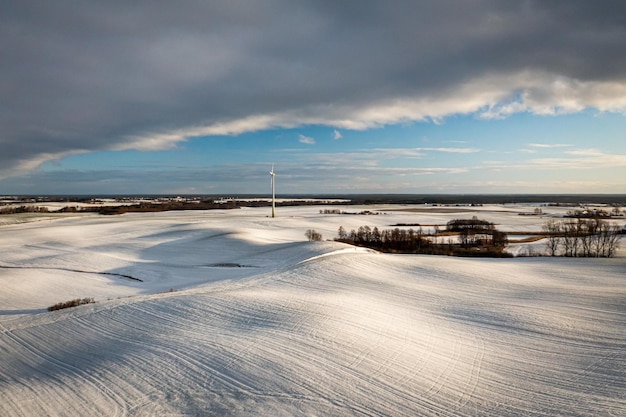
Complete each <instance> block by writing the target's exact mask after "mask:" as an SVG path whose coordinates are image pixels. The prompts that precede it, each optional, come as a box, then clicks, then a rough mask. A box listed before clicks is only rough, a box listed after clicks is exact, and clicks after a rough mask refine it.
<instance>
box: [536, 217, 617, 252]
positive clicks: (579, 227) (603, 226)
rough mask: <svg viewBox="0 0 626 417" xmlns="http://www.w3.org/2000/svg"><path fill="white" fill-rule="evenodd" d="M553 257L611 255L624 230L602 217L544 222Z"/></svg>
mask: <svg viewBox="0 0 626 417" xmlns="http://www.w3.org/2000/svg"><path fill="white" fill-rule="evenodd" d="M543 231H544V233H545V234H546V237H547V238H548V241H547V248H548V253H549V254H550V256H567V257H593V258H611V257H613V256H614V255H615V251H616V250H617V249H618V248H619V241H620V234H621V233H622V229H621V228H620V226H619V225H617V224H609V223H608V222H607V221H605V220H602V219H599V218H591V219H587V218H576V219H565V220H550V221H548V222H547V223H545V224H544V225H543Z"/></svg>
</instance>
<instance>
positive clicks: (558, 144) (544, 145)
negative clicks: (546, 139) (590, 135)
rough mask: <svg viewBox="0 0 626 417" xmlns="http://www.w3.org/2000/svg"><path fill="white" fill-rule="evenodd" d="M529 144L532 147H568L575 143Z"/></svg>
mask: <svg viewBox="0 0 626 417" xmlns="http://www.w3.org/2000/svg"><path fill="white" fill-rule="evenodd" d="M528 146H530V147H532V148H568V147H570V146H573V145H570V144H567V143H552V144H550V143H529V144H528Z"/></svg>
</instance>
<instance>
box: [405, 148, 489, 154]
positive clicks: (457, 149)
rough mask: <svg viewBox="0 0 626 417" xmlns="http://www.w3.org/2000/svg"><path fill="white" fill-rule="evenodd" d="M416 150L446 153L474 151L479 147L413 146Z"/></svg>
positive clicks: (478, 150)
mask: <svg viewBox="0 0 626 417" xmlns="http://www.w3.org/2000/svg"><path fill="white" fill-rule="evenodd" d="M415 150H416V151H432V152H446V153H476V152H480V149H476V148H415Z"/></svg>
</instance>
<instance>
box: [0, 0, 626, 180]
mask: <svg viewBox="0 0 626 417" xmlns="http://www.w3.org/2000/svg"><path fill="white" fill-rule="evenodd" d="M0 36H1V37H2V42H1V43H0V62H1V64H0V106H1V111H0V144H1V146H2V152H1V153H0V172H3V173H4V174H5V175H6V174H7V172H9V170H11V169H15V168H19V167H22V168H28V167H33V166H36V165H37V163H39V162H41V161H44V160H47V159H53V158H55V157H59V156H62V155H64V154H68V153H72V152H82V151H91V150H98V149H124V148H133V147H134V148H139V149H155V148H159V147H166V146H168V145H171V144H172V143H174V142H176V141H178V140H181V139H182V138H184V137H185V136H186V135H188V134H192V135H193V134H211V133H220V132H224V133H228V132H237V131H245V130H254V129H259V128H263V127H267V126H270V125H297V124H300V123H327V124H330V125H339V123H338V122H337V121H338V120H348V122H345V123H344V124H343V125H341V126H340V127H344V128H349V127H359V126H360V125H359V123H361V122H363V125H362V126H367V125H368V124H371V123H387V122H395V121H398V120H401V119H407V118H408V119H411V118H413V117H414V118H416V119H417V118H422V117H429V116H430V117H441V116H445V115H447V114H451V113H454V112H472V111H477V110H478V108H479V107H480V106H489V107H493V106H498V105H502V104H503V103H500V102H498V100H501V99H503V97H505V96H507V94H508V95H511V94H516V93H517V94H519V93H520V92H524V91H526V90H525V89H528V95H527V96H525V100H526V101H525V102H524V103H521V104H520V103H517V104H516V106H517V107H515V106H513V107H510V106H509V107H506V108H503V109H498V110H497V111H496V113H497V112H500V113H502V114H507V112H512V111H515V109H519V108H522V109H525V110H528V109H529V108H530V109H531V110H533V111H535V110H536V111H539V112H541V111H544V110H542V109H545V108H547V109H548V110H545V111H549V109H550V108H551V106H556V107H558V106H560V103H559V97H560V96H559V94H561V95H563V94H565V95H567V97H568V99H569V101H568V103H571V102H572V97H573V100H574V103H575V104H574V105H572V107H571V109H573V110H576V109H577V108H578V107H577V106H579V107H580V106H582V107H585V106H592V107H597V108H600V109H603V110H604V109H612V110H615V109H616V108H617V109H623V108H624V107H625V106H626V103H624V101H623V97H624V94H623V93H624V91H626V90H624V89H625V88H626V87H625V85H626V42H625V40H626V3H624V2H623V1H621V0H617V1H601V2H590V1H572V0H563V1H549V2H548V1H495V0H494V1H488V0H481V1H472V2H469V1H447V0H432V1H422V2H416V1H397V2H382V1H361V2H336V1H318V0H316V1H309V2H305V1H299V2H294V1H280V0H269V1H263V2H256V1H233V0H229V1H224V2H205V1H185V2H171V1H133V2H123V1H117V2H116V1H91V2H73V1H63V2H50V1H39V2H37V1H28V2H25V1H6V2H3V3H2V5H0ZM491 77H493V78H491ZM476 80H478V81H476ZM555 80H556V81H559V82H561V84H559V85H558V86H557V87H558V88H557V87H554V82H555ZM544 84H545V85H546V86H545V88H544ZM486 86H488V87H489V88H493V91H490V92H489V94H486V95H485V96H484V97H483V96H481V95H480V94H481V93H483V92H482V90H483V89H485V88H487V87H486ZM494 86H495V87H494ZM555 88H556V90H555ZM522 90H523V91H522ZM555 91H556V92H555ZM563 91H565V92H564V93H563ZM394 100H404V101H403V102H404V103H408V104H407V108H408V110H406V111H404V112H403V111H399V110H398V108H397V107H398V106H397V103H396V101H394ZM407 100H408V102H407ZM411 100H413V101H411ZM620 100H621V101H620ZM390 103H391V104H390ZM394 103H395V104H396V107H394V105H393V104H394ZM411 103H413V104H414V105H415V107H411ZM415 103H418V104H415ZM455 103H457V104H455ZM459 103H460V104H459ZM463 103H465V104H463ZM468 103H469V104H468ZM504 105H506V103H504ZM542 106H547V107H542ZM431 108H432V109H433V110H428V109H431ZM424 109H427V110H424ZM264 115H274V116H268V117H266V118H263V117H262V116H264ZM276 115H279V116H276ZM255 117H261V120H260V121H259V119H255ZM249 118H252V119H249ZM242 120H243V121H244V122H242ZM229 123H230V124H229ZM351 123H352V124H351ZM216 124H220V125H216ZM222 125H223V126H225V127H223V128H220V127H219V126H222ZM216 126H218V127H216ZM202 128H205V129H206V130H202ZM172 132H173V133H172Z"/></svg>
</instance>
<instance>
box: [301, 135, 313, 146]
mask: <svg viewBox="0 0 626 417" xmlns="http://www.w3.org/2000/svg"><path fill="white" fill-rule="evenodd" d="M298 141H299V142H300V143H304V144H306V145H315V139H313V138H312V137H310V136H304V135H300V136H299V137H298Z"/></svg>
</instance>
